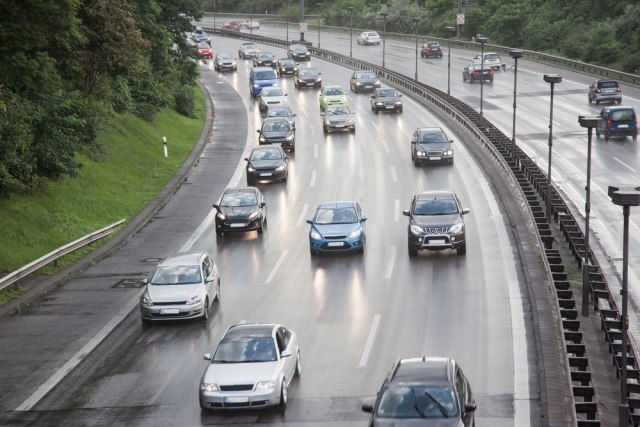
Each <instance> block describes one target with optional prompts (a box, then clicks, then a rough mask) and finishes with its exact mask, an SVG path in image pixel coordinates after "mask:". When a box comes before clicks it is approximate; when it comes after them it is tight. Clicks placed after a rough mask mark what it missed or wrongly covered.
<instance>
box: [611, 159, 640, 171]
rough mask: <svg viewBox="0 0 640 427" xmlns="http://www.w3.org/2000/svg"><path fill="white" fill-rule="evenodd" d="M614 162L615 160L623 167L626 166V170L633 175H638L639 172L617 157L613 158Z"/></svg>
mask: <svg viewBox="0 0 640 427" xmlns="http://www.w3.org/2000/svg"><path fill="white" fill-rule="evenodd" d="M613 160H615V161H616V162H618V163H620V164H621V165H622V166H624V167H625V168H627V169H629V170H630V171H631V172H633V173H638V171H637V170H635V169H634V168H632V167H631V166H629V165H628V164H626V163H625V162H623V161H622V160H620V159H619V158H617V157H615V156H614V157H613Z"/></svg>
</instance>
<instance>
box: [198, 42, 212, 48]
mask: <svg viewBox="0 0 640 427" xmlns="http://www.w3.org/2000/svg"><path fill="white" fill-rule="evenodd" d="M198 49H211V48H210V47H209V45H208V44H206V43H198Z"/></svg>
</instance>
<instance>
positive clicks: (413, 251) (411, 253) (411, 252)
mask: <svg viewBox="0 0 640 427" xmlns="http://www.w3.org/2000/svg"><path fill="white" fill-rule="evenodd" d="M417 256H418V250H417V249H413V248H412V247H411V246H409V258H415V257H417Z"/></svg>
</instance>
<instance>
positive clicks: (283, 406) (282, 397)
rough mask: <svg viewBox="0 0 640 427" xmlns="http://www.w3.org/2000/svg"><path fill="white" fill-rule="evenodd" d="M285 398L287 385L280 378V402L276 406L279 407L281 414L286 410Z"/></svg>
mask: <svg viewBox="0 0 640 427" xmlns="http://www.w3.org/2000/svg"><path fill="white" fill-rule="evenodd" d="M287 400H288V396H287V385H286V383H285V381H284V380H282V386H281V388H280V404H279V405H278V407H279V408H280V412H281V413H283V414H284V413H285V411H286V410H287Z"/></svg>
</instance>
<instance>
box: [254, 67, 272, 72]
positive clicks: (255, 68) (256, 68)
mask: <svg viewBox="0 0 640 427" xmlns="http://www.w3.org/2000/svg"><path fill="white" fill-rule="evenodd" d="M251 71H273V72H274V73H275V70H274V69H273V68H271V67H253V68H252V69H251Z"/></svg>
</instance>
